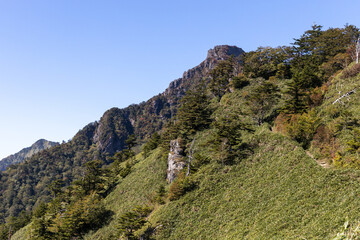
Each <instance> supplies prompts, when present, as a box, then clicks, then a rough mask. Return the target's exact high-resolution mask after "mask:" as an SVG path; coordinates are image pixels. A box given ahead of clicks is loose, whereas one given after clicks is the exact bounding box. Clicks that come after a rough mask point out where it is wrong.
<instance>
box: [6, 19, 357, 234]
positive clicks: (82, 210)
mask: <svg viewBox="0 0 360 240" xmlns="http://www.w3.org/2000/svg"><path fill="white" fill-rule="evenodd" d="M359 39H360V30H359V29H358V28H356V27H355V26H353V25H346V26H345V27H344V28H329V29H327V30H323V29H322V27H321V26H319V25H314V26H312V29H310V30H308V31H306V32H305V33H304V34H303V35H301V36H300V37H299V38H297V39H294V43H293V44H292V46H291V47H287V46H281V47H276V48H271V47H259V48H258V49H257V50H255V51H251V52H247V53H243V52H242V50H240V49H238V48H236V47H228V46H219V47H216V48H214V50H210V51H209V53H208V58H207V59H206V60H205V61H204V62H202V63H201V64H200V65H199V66H198V67H196V68H194V69H191V70H189V71H188V72H185V73H184V76H183V78H181V79H178V80H175V81H174V82H172V83H171V84H170V87H169V88H168V89H167V90H166V91H165V92H164V93H163V94H160V95H158V96H156V97H154V98H152V99H150V100H149V101H147V102H145V103H141V104H139V105H131V106H129V107H128V108H125V109H117V108H113V109H110V110H108V111H107V112H106V113H105V114H104V116H103V117H102V118H101V120H100V121H99V122H95V123H92V124H89V125H88V126H86V127H85V128H84V129H83V130H81V131H79V132H78V133H77V134H76V135H75V137H74V138H73V139H72V140H71V141H69V142H68V143H65V144H61V145H59V146H55V147H53V148H51V149H49V150H44V151H42V152H40V153H38V154H35V155H34V156H33V157H32V158H30V159H29V160H26V161H25V162H23V163H21V164H17V165H14V166H13V167H11V168H9V169H8V170H7V171H5V172H3V173H2V175H1V180H2V184H1V185H0V187H1V189H0V191H1V195H0V200H1V204H0V206H3V208H2V209H1V211H2V214H3V215H2V217H3V219H5V218H6V217H7V216H9V215H10V216H16V215H17V214H18V212H19V211H20V210H21V209H27V210H28V211H27V212H22V213H20V215H19V217H10V218H7V219H6V220H7V221H6V223H4V224H1V225H0V239H8V238H9V236H11V239H13V240H17V239H69V240H70V239H94V240H95V239H141V240H145V239H358V238H360V233H359V229H360V228H359V226H360V211H359V206H360V200H359V198H358V195H359V194H360V192H359V189H360V188H359V187H360V182H359V179H360V175H359V174H360V172H359V168H360V167H359V166H360V157H359V153H360V138H359V133H360V114H359V113H360V111H359V94H358V93H357V90H358V89H359V88H360V64H359V63H357V62H356V60H357V59H358V57H359V55H360V50H359V49H360V40H359ZM234 52H235V53H238V54H241V57H240V58H236V57H235V58H234V57H228V55H229V54H232V53H234ZM224 53H225V54H226V55H225V56H223V57H222V56H220V57H219V55H222V54H224ZM139 144H142V146H139ZM103 163H105V164H103ZM55 179H56V180H55ZM54 180H55V181H54ZM33 206H34V207H33ZM31 209H32V211H30V210H31ZM12 231H14V232H15V231H16V233H15V234H13V232H12Z"/></svg>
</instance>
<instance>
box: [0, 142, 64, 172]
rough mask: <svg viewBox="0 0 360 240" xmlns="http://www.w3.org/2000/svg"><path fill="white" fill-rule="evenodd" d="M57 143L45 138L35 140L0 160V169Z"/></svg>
mask: <svg viewBox="0 0 360 240" xmlns="http://www.w3.org/2000/svg"><path fill="white" fill-rule="evenodd" d="M57 144H59V143H57V142H51V141H47V140H45V139H40V140H38V141H36V142H35V143H34V144H33V145H31V146H30V147H27V148H24V149H22V150H21V151H19V152H18V153H15V154H12V155H10V156H8V157H6V158H3V159H2V160H0V171H4V170H5V169H6V168H7V167H8V166H10V165H11V164H16V163H20V162H22V161H24V159H26V158H29V157H31V156H32V155H34V154H35V153H38V152H40V151H41V150H44V149H48V148H51V147H52V146H55V145H57Z"/></svg>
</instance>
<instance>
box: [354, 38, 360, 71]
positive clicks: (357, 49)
mask: <svg viewBox="0 0 360 240" xmlns="http://www.w3.org/2000/svg"><path fill="white" fill-rule="evenodd" d="M355 53H356V64H358V63H359V53H360V37H359V38H358V39H357V41H356V45H355Z"/></svg>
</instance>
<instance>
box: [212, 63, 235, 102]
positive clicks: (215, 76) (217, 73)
mask: <svg viewBox="0 0 360 240" xmlns="http://www.w3.org/2000/svg"><path fill="white" fill-rule="evenodd" d="M210 76H211V81H210V85H209V87H210V91H211V92H212V94H213V95H214V96H215V97H217V98H218V99H219V100H220V99H221V97H222V96H223V95H224V94H225V93H226V92H227V91H228V90H229V83H230V80H231V78H232V77H234V60H233V59H232V58H231V59H229V60H224V61H221V62H219V64H218V65H217V66H216V67H215V68H214V69H212V70H211V72H210Z"/></svg>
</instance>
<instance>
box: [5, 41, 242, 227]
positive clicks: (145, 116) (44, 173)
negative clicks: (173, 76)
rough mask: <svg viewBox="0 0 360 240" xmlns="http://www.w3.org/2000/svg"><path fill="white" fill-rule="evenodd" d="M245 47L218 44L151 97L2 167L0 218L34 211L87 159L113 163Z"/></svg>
mask: <svg viewBox="0 0 360 240" xmlns="http://www.w3.org/2000/svg"><path fill="white" fill-rule="evenodd" d="M242 53H243V50H242V49H240V48H238V47H235V46H225V45H224V46H216V47H215V48H214V49H212V50H209V53H208V56H207V58H206V59H205V60H204V61H203V62H202V63H201V64H200V65H199V66H197V67H195V68H193V69H191V70H189V71H187V72H185V73H184V75H183V77H182V78H180V79H177V80H175V81H173V82H172V83H170V85H169V88H168V89H166V90H165V92H164V93H162V94H159V95H157V96H155V97H153V98H151V99H150V100H148V101H147V102H143V103H140V104H134V105H130V106H129V107H127V108H124V109H118V108H112V109H110V110H108V111H106V112H105V113H104V115H103V116H102V117H101V119H100V121H99V122H95V123H91V124H89V125H87V126H86V127H84V128H83V129H82V130H80V131H79V132H78V133H77V134H76V135H75V136H74V137H73V139H71V141H69V142H67V143H63V144H60V145H58V146H55V147H53V148H51V149H48V150H45V151H42V152H39V153H37V154H35V155H33V156H32V157H31V158H29V159H28V160H26V161H25V162H23V163H21V164H16V165H13V166H12V167H11V168H9V169H8V170H7V171H4V172H2V173H1V175H0V177H1V180H2V181H1V183H0V222H3V221H4V220H5V219H6V218H7V217H8V216H16V215H18V214H19V212H21V211H22V210H27V211H30V210H31V209H32V208H33V206H37V205H39V204H40V203H41V202H42V201H45V202H46V201H49V200H50V190H49V187H48V186H49V184H50V183H51V182H53V181H54V180H56V179H60V180H63V181H64V182H65V184H66V185H67V184H69V183H71V182H72V181H73V180H75V179H77V178H80V176H82V175H81V174H82V173H83V165H84V163H86V162H88V161H90V160H93V159H102V160H104V162H105V164H108V163H111V161H112V160H111V159H110V158H109V156H112V155H113V154H114V153H115V152H117V151H120V150H122V149H124V147H125V146H126V145H125V140H126V139H127V138H128V136H129V135H131V134H135V136H136V138H137V141H138V142H139V143H141V142H142V141H143V140H144V139H146V138H147V137H148V136H150V135H151V134H152V133H154V132H155V131H158V130H160V129H161V128H162V127H163V125H164V124H165V123H166V122H167V121H168V119H170V118H171V116H173V115H174V114H176V111H177V108H178V106H179V101H180V100H181V98H182V97H183V96H184V94H185V92H186V91H187V90H188V89H190V88H192V87H194V86H195V85H197V84H198V83H199V82H200V81H201V80H202V79H206V78H207V76H208V74H209V71H210V70H211V69H212V68H213V67H214V66H215V65H216V64H217V62H219V61H220V60H223V59H226V58H229V57H230V55H234V56H235V58H237V59H239V57H240V55H241V54H242Z"/></svg>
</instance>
